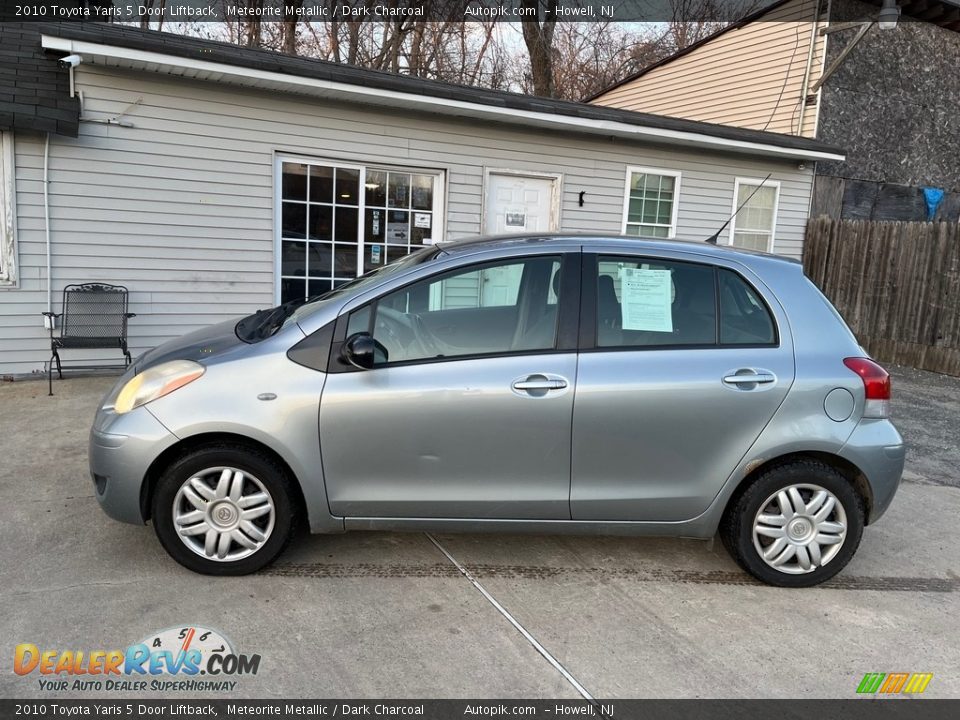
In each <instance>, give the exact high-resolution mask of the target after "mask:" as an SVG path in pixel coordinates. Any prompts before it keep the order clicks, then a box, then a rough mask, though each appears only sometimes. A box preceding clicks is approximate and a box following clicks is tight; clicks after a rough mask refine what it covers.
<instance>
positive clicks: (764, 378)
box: [723, 370, 777, 385]
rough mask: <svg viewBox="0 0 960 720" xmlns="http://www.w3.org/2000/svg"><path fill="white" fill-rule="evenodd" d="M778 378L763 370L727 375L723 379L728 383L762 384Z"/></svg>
mask: <svg viewBox="0 0 960 720" xmlns="http://www.w3.org/2000/svg"><path fill="white" fill-rule="evenodd" d="M776 379H777V376H776V375H774V374H773V373H771V372H766V371H763V370H761V371H760V372H756V371H750V372H745V373H743V374H742V375H727V376H726V377H724V378H723V381H724V382H725V383H727V384H728V385H761V384H765V383H772V382H775V381H776Z"/></svg>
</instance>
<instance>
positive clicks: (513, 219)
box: [504, 212, 527, 228]
mask: <svg viewBox="0 0 960 720" xmlns="http://www.w3.org/2000/svg"><path fill="white" fill-rule="evenodd" d="M504 224H505V225H506V226H507V227H515V228H525V227H526V226H527V215H526V213H522V212H508V213H507V217H506V222H505V223H504Z"/></svg>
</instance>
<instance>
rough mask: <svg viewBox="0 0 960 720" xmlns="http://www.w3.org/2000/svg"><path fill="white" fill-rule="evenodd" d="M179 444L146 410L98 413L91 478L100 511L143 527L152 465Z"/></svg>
mask: <svg viewBox="0 0 960 720" xmlns="http://www.w3.org/2000/svg"><path fill="white" fill-rule="evenodd" d="M176 442H177V438H176V436H174V435H173V434H172V433H171V432H170V431H169V430H167V429H166V428H165V427H164V426H163V425H162V424H161V423H160V421H159V420H157V419H156V418H155V417H154V416H153V415H152V414H151V413H150V412H149V411H148V410H147V409H146V407H139V408H136V409H135V410H132V411H131V412H129V413H125V414H123V415H118V414H117V413H115V412H113V411H112V410H100V411H98V412H97V416H96V419H95V421H94V424H93V428H92V429H91V430H90V448H89V460H90V475H91V477H92V479H93V484H94V491H95V492H94V494H95V495H96V498H97V501H98V502H99V503H100V507H102V508H103V511H104V512H105V513H107V515H109V516H110V517H112V518H114V519H115V520H120V521H122V522H128V523H134V524H137V525H142V524H143V523H144V522H145V517H144V513H143V509H142V507H141V503H140V497H141V489H142V487H143V482H144V479H145V478H146V475H147V470H148V469H149V468H150V465H151V463H153V461H154V460H155V459H156V458H157V456H159V455H160V453H162V452H163V451H164V450H166V449H167V448H169V447H171V446H172V445H173V444H174V443H176Z"/></svg>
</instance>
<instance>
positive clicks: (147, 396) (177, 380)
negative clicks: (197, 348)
mask: <svg viewBox="0 0 960 720" xmlns="http://www.w3.org/2000/svg"><path fill="white" fill-rule="evenodd" d="M203 373H204V367H203V365H201V364H200V363H195V362H193V361H192V360H171V361H170V362H165V363H161V364H160V365H156V366H155V367H152V368H150V369H149V370H144V371H143V372H142V373H138V374H137V375H134V376H133V377H132V378H130V380H129V381H128V382H127V384H126V385H124V386H123V389H122V390H120V393H119V394H118V395H117V400H116V402H115V403H114V404H113V409H114V411H115V412H117V413H119V414H121V415H122V414H123V413H128V412H130V411H131V410H133V409H134V408H136V407H140V406H141V405H145V404H146V403H148V402H150V401H151V400H156V399H157V398H162V397H163V396H164V395H169V394H170V393H172V392H173V391H174V390H177V389H178V388H182V387H183V386H184V385H186V384H187V383H191V382H193V381H194V380H196V379H197V378H198V377H200V376H201V375H203Z"/></svg>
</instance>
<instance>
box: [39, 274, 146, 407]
mask: <svg viewBox="0 0 960 720" xmlns="http://www.w3.org/2000/svg"><path fill="white" fill-rule="evenodd" d="M128 294H129V293H128V290H127V288H125V287H124V286H123V285H107V284H105V283H85V284H82V285H67V286H66V287H65V288H64V289H63V305H62V309H63V312H62V313H60V314H57V313H54V312H45V313H43V314H44V315H45V316H46V317H48V318H50V321H49V325H50V352H51V353H52V356H51V358H50V364H49V365H48V366H47V382H48V384H49V390H50V395H53V363H54V362H56V363H57V375H58V376H59V377H60V379H61V380H62V379H63V365H62V363H61V362H60V350H67V349H97V350H99V349H109V348H116V349H118V350H120V351H121V352H122V353H123V356H124V358H125V361H124V364H123V367H127V366H129V365H130V361H131V360H130V351H129V350H128V349H127V320H129V319H130V318H132V317H136V313H132V312H127V296H128ZM56 318H63V320H62V322H60V323H59V325H60V335H59V337H54V335H53V326H54V325H56V324H57V323H56V322H55V319H56ZM83 367H84V368H98V369H106V368H116V367H119V366H118V365H84V366H83Z"/></svg>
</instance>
